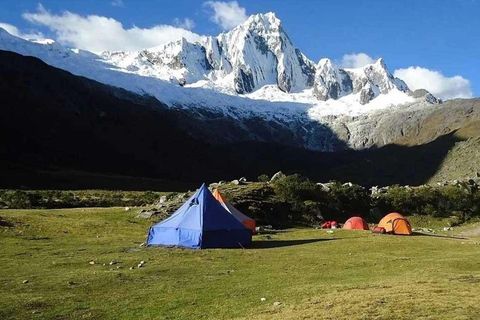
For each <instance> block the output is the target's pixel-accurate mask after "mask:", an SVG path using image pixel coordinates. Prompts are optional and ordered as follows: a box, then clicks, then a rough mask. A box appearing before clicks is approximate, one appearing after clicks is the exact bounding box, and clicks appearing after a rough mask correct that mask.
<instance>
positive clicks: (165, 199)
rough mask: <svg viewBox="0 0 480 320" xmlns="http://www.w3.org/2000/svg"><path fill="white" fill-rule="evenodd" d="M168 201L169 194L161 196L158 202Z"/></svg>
mask: <svg viewBox="0 0 480 320" xmlns="http://www.w3.org/2000/svg"><path fill="white" fill-rule="evenodd" d="M166 201H167V196H161V197H160V200H158V203H159V204H160V203H164V202H166Z"/></svg>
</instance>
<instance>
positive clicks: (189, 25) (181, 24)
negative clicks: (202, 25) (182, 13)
mask: <svg viewBox="0 0 480 320" xmlns="http://www.w3.org/2000/svg"><path fill="white" fill-rule="evenodd" d="M173 24H174V25H175V26H176V27H178V28H182V29H186V30H192V29H193V28H195V21H193V20H192V19H189V18H185V20H183V21H182V20H180V19H178V18H175V19H173Z"/></svg>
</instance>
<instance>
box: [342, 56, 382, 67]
mask: <svg viewBox="0 0 480 320" xmlns="http://www.w3.org/2000/svg"><path fill="white" fill-rule="evenodd" d="M374 62H375V59H373V58H372V57H370V56H369V55H368V54H366V53H363V52H362V53H351V54H345V55H344V56H343V57H342V61H341V62H340V67H342V68H361V67H364V66H366V65H367V64H371V63H374Z"/></svg>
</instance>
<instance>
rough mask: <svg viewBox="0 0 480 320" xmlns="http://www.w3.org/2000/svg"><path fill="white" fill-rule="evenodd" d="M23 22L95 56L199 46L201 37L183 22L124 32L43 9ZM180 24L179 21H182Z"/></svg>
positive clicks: (108, 21)
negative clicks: (179, 44) (184, 43)
mask: <svg viewBox="0 0 480 320" xmlns="http://www.w3.org/2000/svg"><path fill="white" fill-rule="evenodd" d="M22 16H23V18H24V19H25V20H27V21H29V22H31V23H34V24H37V25H41V26H45V27H47V28H48V29H50V30H51V31H53V32H55V34H56V40H57V41H59V42H60V43H63V44H66V45H71V46H74V47H76V48H79V49H85V50H89V51H93V52H100V51H106V50H111V51H115V50H123V51H133V50H140V49H144V48H150V47H154V46H157V45H160V44H163V43H168V42H171V41H175V40H178V39H180V38H182V37H183V38H185V39H187V40H189V41H192V42H196V41H199V40H200V39H201V36H200V35H198V34H196V33H193V32H191V31H189V30H187V29H186V28H184V27H185V26H190V27H193V25H192V23H193V21H191V20H189V19H188V21H187V19H186V20H185V21H184V22H183V23H184V24H186V23H187V22H188V25H187V24H186V25H182V26H171V25H156V26H153V27H150V28H139V27H137V26H132V27H131V28H125V27H124V26H123V25H122V23H120V22H119V21H117V20H115V19H113V18H107V17H104V16H98V15H89V16H82V15H79V14H76V13H72V12H69V11H64V12H62V13H61V14H53V13H51V12H50V11H48V10H46V9H45V8H44V7H43V6H42V5H39V6H38V9H37V12H33V13H31V12H26V13H24V14H23V15H22ZM179 22H180V21H179Z"/></svg>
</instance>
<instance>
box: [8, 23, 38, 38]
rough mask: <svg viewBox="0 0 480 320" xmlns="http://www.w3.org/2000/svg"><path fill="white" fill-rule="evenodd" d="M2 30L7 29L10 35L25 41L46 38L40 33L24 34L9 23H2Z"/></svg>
mask: <svg viewBox="0 0 480 320" xmlns="http://www.w3.org/2000/svg"><path fill="white" fill-rule="evenodd" d="M0 28H2V29H5V30H6V31H7V32H8V33H10V34H11V35H13V36H16V37H19V38H23V39H43V38H44V37H45V36H44V35H43V33H41V32H38V31H34V32H29V33H23V32H21V31H20V30H19V29H18V28H17V27H15V26H14V25H11V24H9V23H3V22H0Z"/></svg>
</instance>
